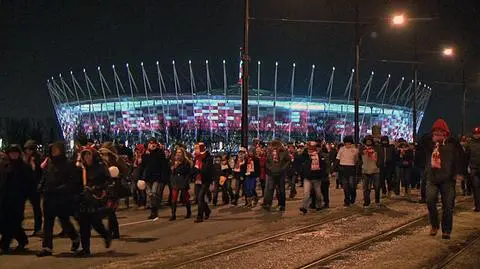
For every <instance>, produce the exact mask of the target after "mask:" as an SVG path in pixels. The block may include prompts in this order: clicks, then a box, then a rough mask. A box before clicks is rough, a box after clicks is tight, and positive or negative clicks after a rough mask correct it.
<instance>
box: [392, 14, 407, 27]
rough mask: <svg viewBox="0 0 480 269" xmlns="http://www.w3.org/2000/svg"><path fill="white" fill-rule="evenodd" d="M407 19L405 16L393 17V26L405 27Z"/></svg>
mask: <svg viewBox="0 0 480 269" xmlns="http://www.w3.org/2000/svg"><path fill="white" fill-rule="evenodd" d="M405 23H406V18H405V15H404V14H397V15H394V16H393V17H392V24H393V25H396V26H402V25H405Z"/></svg>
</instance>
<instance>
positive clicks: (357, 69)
mask: <svg viewBox="0 0 480 269" xmlns="http://www.w3.org/2000/svg"><path fill="white" fill-rule="evenodd" d="M360 42H361V37H360V14H359V10H358V1H356V3H355V98H354V106H355V119H354V121H355V143H360V125H359V124H360V45H361V44H360Z"/></svg>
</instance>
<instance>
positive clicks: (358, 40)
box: [354, 1, 407, 143]
mask: <svg viewBox="0 0 480 269" xmlns="http://www.w3.org/2000/svg"><path fill="white" fill-rule="evenodd" d="M391 23H392V25H393V26H396V27H400V26H404V25H405V24H406V23H407V18H406V16H405V15H404V14H403V13H402V14H395V15H393V16H392V21H391ZM360 31H361V29H360V12H359V6H358V1H357V2H356V3H355V96H354V124H355V131H354V132H355V143H360V94H361V90H360V49H361V45H362V38H363V33H361V32H360Z"/></svg>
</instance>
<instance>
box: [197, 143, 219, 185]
mask: <svg viewBox="0 0 480 269" xmlns="http://www.w3.org/2000/svg"><path fill="white" fill-rule="evenodd" d="M192 172H193V176H194V177H196V176H197V175H200V176H201V178H202V185H206V186H208V185H210V184H212V182H213V179H214V171H213V158H212V156H211V155H210V152H208V151H207V152H206V153H205V156H204V157H203V159H202V167H201V169H199V168H197V167H195V166H194V167H193V168H192Z"/></svg>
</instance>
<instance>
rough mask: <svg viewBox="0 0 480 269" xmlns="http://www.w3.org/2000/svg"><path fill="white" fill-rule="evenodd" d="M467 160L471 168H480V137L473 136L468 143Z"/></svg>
mask: <svg viewBox="0 0 480 269" xmlns="http://www.w3.org/2000/svg"><path fill="white" fill-rule="evenodd" d="M467 160H468V165H470V168H471V169H475V170H480V139H475V138H473V139H472V140H471V141H470V143H469V144H468V146H467Z"/></svg>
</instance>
